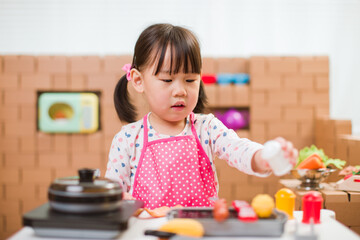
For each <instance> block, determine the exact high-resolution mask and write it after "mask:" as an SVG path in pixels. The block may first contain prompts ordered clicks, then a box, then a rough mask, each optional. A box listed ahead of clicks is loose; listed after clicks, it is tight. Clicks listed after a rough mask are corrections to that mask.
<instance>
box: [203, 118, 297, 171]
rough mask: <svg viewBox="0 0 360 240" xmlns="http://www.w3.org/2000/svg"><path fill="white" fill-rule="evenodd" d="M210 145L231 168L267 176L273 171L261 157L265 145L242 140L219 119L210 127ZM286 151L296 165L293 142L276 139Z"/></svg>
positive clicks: (213, 121) (212, 120)
mask: <svg viewBox="0 0 360 240" xmlns="http://www.w3.org/2000/svg"><path fill="white" fill-rule="evenodd" d="M207 128H208V130H207V131H208V135H209V137H210V139H209V144H210V146H211V149H212V152H213V153H215V154H216V155H217V156H218V157H219V158H220V159H224V160H226V161H227V163H228V164H229V165H230V166H233V167H236V168H237V169H239V170H240V171H243V172H245V173H247V174H254V175H258V176H267V175H269V174H270V172H271V169H270V167H269V164H268V163H267V162H266V160H264V159H263V158H262V157H261V151H262V149H263V145H261V144H258V143H256V142H252V141H250V140H249V139H246V138H240V137H238V135H237V134H236V133H235V131H233V130H232V129H228V128H227V127H226V126H225V125H224V124H223V123H222V122H221V121H220V120H219V119H217V118H215V117H214V118H212V119H211V120H210V121H209V123H208V125H207ZM275 140H276V141H278V142H280V144H281V146H282V149H283V150H284V154H285V157H286V158H288V159H289V160H290V162H291V163H292V164H293V165H294V164H295V162H296V157H297V150H296V149H294V147H293V145H292V143H291V142H288V141H286V140H285V139H283V138H276V139H275Z"/></svg>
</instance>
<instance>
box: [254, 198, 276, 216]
mask: <svg viewBox="0 0 360 240" xmlns="http://www.w3.org/2000/svg"><path fill="white" fill-rule="evenodd" d="M251 206H252V207H253V209H254V211H255V212H256V214H257V215H258V217H260V218H267V217H270V215H271V213H272V211H273V209H274V207H275V203H274V199H273V198H272V197H271V196H270V195H268V194H258V195H256V196H255V197H254V198H253V200H252V202H251Z"/></svg>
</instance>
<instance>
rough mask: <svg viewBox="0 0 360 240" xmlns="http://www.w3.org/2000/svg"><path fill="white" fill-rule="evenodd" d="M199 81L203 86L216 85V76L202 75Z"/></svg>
mask: <svg viewBox="0 0 360 240" xmlns="http://www.w3.org/2000/svg"><path fill="white" fill-rule="evenodd" d="M201 79H202V80H203V82H204V83H205V84H212V83H216V76H215V75H211V74H203V75H201Z"/></svg>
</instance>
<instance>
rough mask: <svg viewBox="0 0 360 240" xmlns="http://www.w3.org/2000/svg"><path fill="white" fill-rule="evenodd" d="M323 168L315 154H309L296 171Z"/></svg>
mask: <svg viewBox="0 0 360 240" xmlns="http://www.w3.org/2000/svg"><path fill="white" fill-rule="evenodd" d="M319 168H325V164H324V163H323V161H322V159H321V157H320V156H319V154H317V153H313V154H311V155H310V156H309V157H307V158H306V159H305V160H304V161H302V162H301V163H300V164H299V165H298V166H297V169H319Z"/></svg>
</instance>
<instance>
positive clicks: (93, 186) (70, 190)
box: [49, 168, 122, 197]
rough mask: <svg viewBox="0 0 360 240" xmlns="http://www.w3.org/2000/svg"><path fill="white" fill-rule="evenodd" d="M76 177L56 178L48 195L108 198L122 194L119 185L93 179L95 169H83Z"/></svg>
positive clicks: (96, 178)
mask: <svg viewBox="0 0 360 240" xmlns="http://www.w3.org/2000/svg"><path fill="white" fill-rule="evenodd" d="M78 173H79V176H77V177H65V178H58V179H55V181H54V182H53V183H52V184H51V185H50V187H49V193H51V194H54V195H63V196H82V197H87V196H88V197H91V196H108V195H116V194H121V193H122V188H121V186H120V184H119V183H117V182H115V181H111V180H109V179H106V178H100V177H95V176H94V173H95V169H89V168H83V169H80V170H79V171H78Z"/></svg>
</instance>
